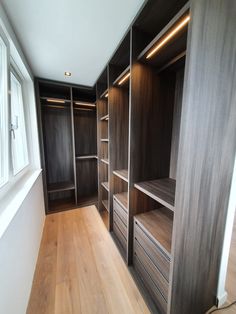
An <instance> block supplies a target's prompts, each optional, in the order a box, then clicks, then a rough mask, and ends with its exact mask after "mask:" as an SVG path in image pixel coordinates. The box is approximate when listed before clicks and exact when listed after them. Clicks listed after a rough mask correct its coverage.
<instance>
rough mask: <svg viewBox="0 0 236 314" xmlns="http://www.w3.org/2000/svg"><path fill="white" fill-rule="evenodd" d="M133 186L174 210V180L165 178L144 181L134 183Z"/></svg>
mask: <svg viewBox="0 0 236 314" xmlns="http://www.w3.org/2000/svg"><path fill="white" fill-rule="evenodd" d="M134 186H135V187H136V188H137V189H138V190H140V191H142V192H143V193H145V194H147V195H148V196H150V197H151V198H153V199H154V200H156V201H157V202H159V203H160V204H162V205H164V206H166V207H167V208H169V209H171V210H173V211H174V205H175V186H176V182H175V180H173V179H170V178H165V179H158V180H151V181H144V182H139V183H136V184H135V185H134Z"/></svg>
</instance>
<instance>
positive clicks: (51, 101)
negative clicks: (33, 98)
mask: <svg viewBox="0 0 236 314" xmlns="http://www.w3.org/2000/svg"><path fill="white" fill-rule="evenodd" d="M40 99H41V100H44V101H45V102H47V103H49V104H54V103H55V104H58V103H60V104H65V103H71V100H70V99H64V98H56V97H40Z"/></svg>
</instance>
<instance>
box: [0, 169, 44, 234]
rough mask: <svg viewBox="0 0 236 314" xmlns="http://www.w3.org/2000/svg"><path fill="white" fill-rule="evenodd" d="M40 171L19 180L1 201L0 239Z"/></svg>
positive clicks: (28, 173) (32, 172) (30, 172)
mask: <svg viewBox="0 0 236 314" xmlns="http://www.w3.org/2000/svg"><path fill="white" fill-rule="evenodd" d="M41 172H42V170H41V169H40V170H31V171H29V172H27V174H26V175H24V177H23V178H22V179H20V180H19V181H18V182H17V184H15V185H14V186H13V188H12V189H11V190H10V191H8V193H7V194H6V195H5V196H4V198H3V199H2V200H1V204H0V239H1V237H2V236H3V234H4V232H5V231H6V230H7V228H8V226H9V224H10V223H11V221H12V219H13V218H14V216H15V215H16V213H17V212H18V210H19V208H20V207H21V205H22V203H23V201H24V199H25V198H26V196H27V195H28V193H29V191H30V190H31V188H32V186H33V185H34V183H35V181H36V180H37V179H38V177H39V175H40V174H41Z"/></svg>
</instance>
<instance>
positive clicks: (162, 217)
mask: <svg viewBox="0 0 236 314" xmlns="http://www.w3.org/2000/svg"><path fill="white" fill-rule="evenodd" d="M165 211H166V208H165V207H163V208H159V209H156V210H152V211H150V212H146V213H142V214H139V215H136V216H135V220H136V221H137V223H138V224H139V226H140V227H141V228H142V229H143V230H144V231H145V232H146V233H147V234H148V236H149V237H150V238H152V240H153V241H154V242H156V243H157V245H158V246H159V247H161V249H162V250H163V251H164V252H165V253H166V254H167V255H168V256H169V258H170V257H171V240H172V228H173V218H172V217H171V216H170V215H167V214H166V213H165Z"/></svg>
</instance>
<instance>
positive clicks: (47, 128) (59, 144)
mask: <svg viewBox="0 0 236 314" xmlns="http://www.w3.org/2000/svg"><path fill="white" fill-rule="evenodd" d="M42 118H43V136H44V153H45V163H46V176H47V184H52V183H59V182H70V181H74V177H73V158H72V156H73V151H72V133H71V132H72V130H71V115H70V107H68V108H66V109H56V108H49V107H47V108H43V117H42Z"/></svg>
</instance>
